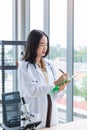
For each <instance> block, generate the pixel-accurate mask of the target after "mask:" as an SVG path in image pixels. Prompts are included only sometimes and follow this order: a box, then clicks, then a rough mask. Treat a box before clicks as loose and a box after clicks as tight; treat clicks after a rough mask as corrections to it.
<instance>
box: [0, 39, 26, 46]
mask: <svg viewBox="0 0 87 130" xmlns="http://www.w3.org/2000/svg"><path fill="white" fill-rule="evenodd" d="M24 43H26V41H4V40H2V41H0V45H24Z"/></svg>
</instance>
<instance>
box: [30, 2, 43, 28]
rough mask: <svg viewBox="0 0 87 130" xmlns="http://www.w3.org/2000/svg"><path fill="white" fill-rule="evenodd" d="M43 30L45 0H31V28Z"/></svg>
mask: <svg viewBox="0 0 87 130" xmlns="http://www.w3.org/2000/svg"><path fill="white" fill-rule="evenodd" d="M32 29H40V30H43V0H31V1H30V30H32Z"/></svg>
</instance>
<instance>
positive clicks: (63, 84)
mask: <svg viewBox="0 0 87 130" xmlns="http://www.w3.org/2000/svg"><path fill="white" fill-rule="evenodd" d="M60 71H61V72H62V75H61V76H60V77H59V78H58V79H57V80H56V81H54V84H55V86H56V85H58V86H59V87H60V89H59V91H61V90H64V89H65V87H66V85H67V84H68V83H69V81H68V74H67V73H64V72H63V71H62V70H60Z"/></svg>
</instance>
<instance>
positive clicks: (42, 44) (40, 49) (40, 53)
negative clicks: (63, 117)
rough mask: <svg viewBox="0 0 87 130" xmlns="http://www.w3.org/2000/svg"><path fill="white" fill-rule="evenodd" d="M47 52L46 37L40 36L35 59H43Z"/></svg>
mask: <svg viewBox="0 0 87 130" xmlns="http://www.w3.org/2000/svg"><path fill="white" fill-rule="evenodd" d="M46 51H47V37H46V36H42V38H41V39H40V43H39V47H38V49H37V57H43V56H44V55H45V53H46Z"/></svg>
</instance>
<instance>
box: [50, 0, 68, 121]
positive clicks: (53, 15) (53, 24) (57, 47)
mask: <svg viewBox="0 0 87 130" xmlns="http://www.w3.org/2000/svg"><path fill="white" fill-rule="evenodd" d="M66 19H67V0H53V1H50V58H51V59H52V60H53V62H54V64H55V65H56V67H57V69H58V75H61V74H62V73H61V72H60V71H59V68H60V69H62V70H63V71H64V72H66V38H67V37H66V32H67V31H66V28H67V27H66V25H67V24H66ZM57 104H58V110H59V121H60V120H64V121H66V112H65V111H66V92H65V94H64V96H63V97H62V99H59V100H57Z"/></svg>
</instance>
